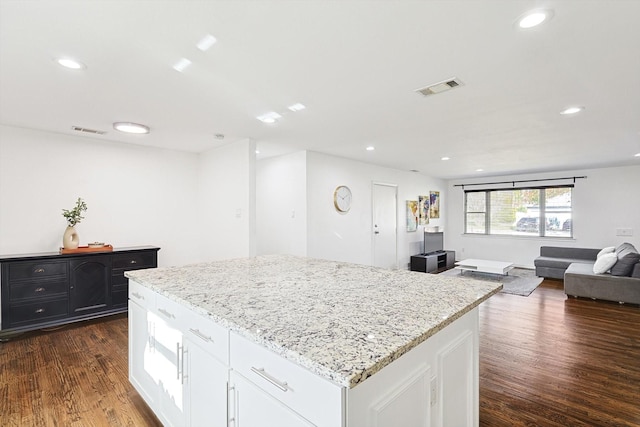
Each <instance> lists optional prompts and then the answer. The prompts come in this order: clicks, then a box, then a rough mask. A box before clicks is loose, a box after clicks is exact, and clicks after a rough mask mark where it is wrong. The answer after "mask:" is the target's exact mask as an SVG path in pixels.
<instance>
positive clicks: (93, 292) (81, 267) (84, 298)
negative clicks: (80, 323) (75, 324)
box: [69, 256, 111, 316]
mask: <svg viewBox="0 0 640 427" xmlns="http://www.w3.org/2000/svg"><path fill="white" fill-rule="evenodd" d="M69 267H70V278H71V281H70V282H71V285H70V286H69V294H70V303H71V304H70V305H71V315H72V316H80V315H83V314H88V313H92V312H96V311H102V310H104V309H105V308H106V307H107V306H109V305H111V302H110V301H109V300H110V295H109V285H110V279H111V258H110V257H108V256H91V257H86V258H79V259H74V260H71V261H70V262H69Z"/></svg>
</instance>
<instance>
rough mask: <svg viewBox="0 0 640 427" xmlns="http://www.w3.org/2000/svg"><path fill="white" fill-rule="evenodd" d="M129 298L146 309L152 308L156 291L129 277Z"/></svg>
mask: <svg viewBox="0 0 640 427" xmlns="http://www.w3.org/2000/svg"><path fill="white" fill-rule="evenodd" d="M129 299H130V300H131V301H134V302H135V303H137V304H138V305H139V306H141V307H143V308H145V309H147V310H153V309H155V307H156V293H155V292H153V291H152V290H151V289H149V288H145V287H144V286H142V285H141V284H139V283H138V282H136V281H134V280H131V279H129Z"/></svg>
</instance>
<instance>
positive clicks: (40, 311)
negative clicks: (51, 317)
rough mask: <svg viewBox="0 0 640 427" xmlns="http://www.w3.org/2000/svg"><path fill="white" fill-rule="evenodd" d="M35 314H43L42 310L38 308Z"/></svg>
mask: <svg viewBox="0 0 640 427" xmlns="http://www.w3.org/2000/svg"><path fill="white" fill-rule="evenodd" d="M36 313H38V314H40V313H44V308H38V309H37V310H36Z"/></svg>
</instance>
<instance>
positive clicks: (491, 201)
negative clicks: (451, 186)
mask: <svg viewBox="0 0 640 427" xmlns="http://www.w3.org/2000/svg"><path fill="white" fill-rule="evenodd" d="M572 190H573V185H570V186H556V187H533V188H518V189H509V190H506V189H496V190H467V191H465V193H464V197H465V200H464V204H465V233H470V234H497V235H510V236H542V237H572V236H573V221H572V210H571V194H572ZM541 224H544V226H543V227H542V226H541Z"/></svg>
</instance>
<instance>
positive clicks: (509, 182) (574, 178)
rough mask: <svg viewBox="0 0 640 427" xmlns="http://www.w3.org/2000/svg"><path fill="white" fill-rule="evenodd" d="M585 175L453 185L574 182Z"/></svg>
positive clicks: (514, 184) (457, 185) (456, 185)
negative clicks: (565, 180) (566, 180)
mask: <svg viewBox="0 0 640 427" xmlns="http://www.w3.org/2000/svg"><path fill="white" fill-rule="evenodd" d="M585 178H586V176H568V177H566V178H547V179H523V180H520V181H500V182H478V183H476V184H455V185H454V187H462V189H463V190H464V187H465V186H472V185H494V184H512V185H513V186H514V187H515V186H516V182H517V183H520V182H540V181H560V180H564V179H573V183H574V184H575V183H576V179H585Z"/></svg>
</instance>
